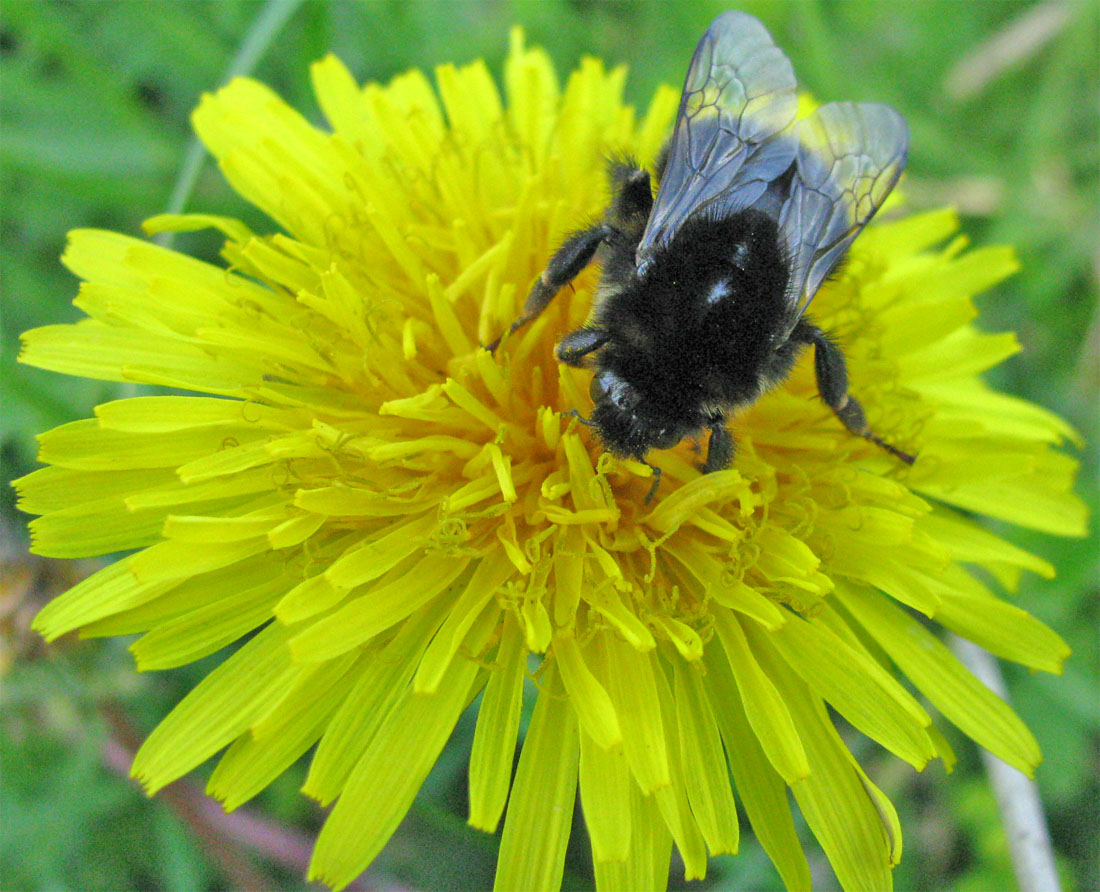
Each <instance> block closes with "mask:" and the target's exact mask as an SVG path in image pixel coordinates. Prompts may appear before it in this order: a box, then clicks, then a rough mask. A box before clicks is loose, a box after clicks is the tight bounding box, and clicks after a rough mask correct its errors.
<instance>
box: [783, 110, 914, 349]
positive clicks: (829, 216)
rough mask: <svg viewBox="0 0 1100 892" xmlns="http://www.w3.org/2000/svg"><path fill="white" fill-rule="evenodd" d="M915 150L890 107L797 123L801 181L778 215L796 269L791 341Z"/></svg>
mask: <svg viewBox="0 0 1100 892" xmlns="http://www.w3.org/2000/svg"><path fill="white" fill-rule="evenodd" d="M908 149H909V128H908V127H907V126H906V123H905V119H904V118H903V117H902V116H901V115H899V114H898V113H897V112H896V111H894V110H893V109H892V108H890V107H889V106H888V105H880V104H878V103H874V102H862V103H855V102H831V103H829V104H827V105H822V106H821V107H820V108H818V109H816V110H815V111H814V112H813V113H812V114H810V115H808V116H807V117H806V118H803V119H802V120H801V121H799V122H798V156H797V159H796V168H795V176H794V178H793V179H792V181H791V188H790V194H789V196H788V197H787V200H786V201H785V202H784V204H783V208H782V210H781V212H780V215H779V230H780V233H781V235H782V236H783V237H784V240H785V241H786V245H787V249H788V251H789V255H788V256H789V257H790V262H791V278H790V284H789V286H788V292H787V299H788V302H789V306H790V324H789V326H788V328H787V331H786V332H785V333H784V336H785V335H786V334H789V333H790V330H791V329H793V328H794V326H795V325H796V324H797V322H798V320H799V318H801V316H802V314H803V313H804V312H805V310H806V307H807V305H808V304H809V303H810V301H811V300H812V299H813V296H814V294H816V293H817V289H818V288H819V287H820V286H821V283H822V282H824V281H825V277H826V276H828V275H829V273H830V272H832V270H833V268H834V267H835V266H836V264H837V263H838V262H839V260H840V258H841V257H842V256H843V255H844V252H845V251H846V250H847V249H848V246H849V245H850V244H851V243H852V241H853V240H854V239H855V237H856V236H857V235H859V232H860V230H861V229H863V227H864V226H865V225H866V224H867V221H868V220H870V219H871V217H873V216H874V215H875V211H877V210H878V209H879V208H880V207H881V206H882V203H883V202H884V201H885V200H886V196H887V195H889V194H890V190H891V189H893V188H894V184H895V183H897V181H898V177H900V176H901V171H902V169H903V168H904V167H905V157H906V153H907V152H908Z"/></svg>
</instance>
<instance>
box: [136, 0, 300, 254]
mask: <svg viewBox="0 0 1100 892" xmlns="http://www.w3.org/2000/svg"><path fill="white" fill-rule="evenodd" d="M302 2H303V0H267V3H265V4H264V6H263V9H261V10H260V12H259V14H258V15H257V16H256V19H255V21H253V23H252V26H251V27H250V28H249V29H248V33H247V34H245V37H244V40H243V41H242V42H241V45H240V47H239V48H238V50H237V52H236V54H235V55H234V56H233V59H232V61H231V62H230V63H229V67H228V68H226V70H225V75H224V76H223V77H222V83H228V82H229V81H231V80H232V79H233V78H235V77H239V76H241V75H245V74H249V73H250V72H251V71H252V69H253V68H255V67H256V64H257V63H258V62H259V61H260V59H261V58H262V57H263V54H264V53H265V52H266V51H267V48H268V47H269V46H270V45H271V42H272V41H273V40H274V39H275V36H276V35H277V34H278V33H279V31H281V30H282V27H283V25H285V24H286V23H287V20H288V19H289V18H290V17H291V16H292V15H294V13H295V11H297V9H298V7H299V6H301V5H302ZM205 157H206V149H205V148H204V147H203V144H202V143H201V142H200V141H199V139H198V137H196V136H192V137H191V141H190V142H189V143H188V145H187V153H186V155H185V156H184V159H183V165H182V166H181V167H180V172H179V175H178V176H177V177H176V182H175V185H174V186H173V187H172V195H171V197H170V198H169V199H168V207H167V208H166V209H165V213H169V214H178V213H180V212H181V211H182V210H183V209H184V207H185V206H186V205H187V199H189V198H190V197H191V193H192V192H193V191H194V189H195V183H197V182H198V179H199V173H200V172H201V171H202V163H203V160H204V159H205ZM174 238H175V233H171V232H161V233H159V234H157V235H156V236H154V237H153V241H155V242H157V244H159V245H161V246H162V247H165V248H170V247H172V242H173V240H174Z"/></svg>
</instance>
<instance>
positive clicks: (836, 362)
mask: <svg viewBox="0 0 1100 892" xmlns="http://www.w3.org/2000/svg"><path fill="white" fill-rule="evenodd" d="M791 340H792V341H795V342H796V343H802V344H813V346H814V372H815V374H816V376H817V390H818V393H820V394H821V398H822V399H823V400H824V401H825V404H826V405H827V406H828V407H829V408H830V409H832V410H833V413H834V414H835V415H836V417H837V418H839V419H840V421H841V423H842V424H843V425H844V426H845V427H846V428H848V430H849V431H851V432H852V433H853V434H855V435H856V436H857V437H863V439H865V440H869V441H870V442H872V443H874V444H875V445H876V446H879V447H881V448H883V449H885V450H886V451H887V452H889V453H890V454H891V455H893V456H896V457H897V458H900V459H901V460H902V461H903V462H905V463H906V464H907V465H911V464H913V462H914V461H915V460H916V459H914V458H913V456H911V455H910V454H909V453H908V452H902V451H901V450H900V449H898V448H897V447H896V446H892V445H891V444H889V443H887V442H886V441H885V440H882V439H880V438H879V437H877V436H876V435H875V434H874V433H872V431H871V428H870V426H869V425H868V424H867V415H866V413H864V411H863V406H861V405H860V404H859V400H857V399H856V398H855V397H854V396H852V395H851V394H850V393H848V366H847V365H846V364H845V362H844V354H843V353H842V352H841V350H840V347H838V346H837V345H836V344H835V343H834V342H833V341H831V340H830V339H829V336H828V335H826V334H825V332H823V331H822V330H821V329H820V328H818V327H817V326H816V325H812V324H811V323H809V322H807V321H805V320H803V321H801V322H799V323H798V325H797V326H796V327H795V329H794V331H793V332H791Z"/></svg>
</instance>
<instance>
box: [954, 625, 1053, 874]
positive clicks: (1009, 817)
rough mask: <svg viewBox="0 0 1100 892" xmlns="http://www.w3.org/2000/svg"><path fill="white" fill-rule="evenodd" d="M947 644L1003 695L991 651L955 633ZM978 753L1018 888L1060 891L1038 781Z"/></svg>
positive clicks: (983, 679) (987, 755) (971, 669)
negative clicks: (1003, 828)
mask: <svg viewBox="0 0 1100 892" xmlns="http://www.w3.org/2000/svg"><path fill="white" fill-rule="evenodd" d="M948 644H949V645H950V647H951V650H952V651H954V653H955V655H956V656H957V657H958V658H959V659H960V660H962V661H963V663H965V664H966V667H967V668H968V669H969V670H970V671H971V672H973V673H974V675H975V676H976V677H977V678H978V679H979V680H980V681H981V682H982V683H983V684H984V685H985V686H986V687H988V688H989V689H990V690H992V691H993V693H995V694H996V695H997V696H998V697H1000V698H1001V699H1002V700H1006V701H1007V700H1008V694H1007V692H1006V690H1005V684H1004V678H1003V677H1002V675H1001V670H1000V667H999V666H998V665H997V661H996V659H994V657H993V656H991V655H990V654H989V653H987V652H986V651H984V650H982V648H980V647H978V646H977V645H976V644H973V643H972V642H970V641H967V640H965V639H964V638H960V637H958V636H957V635H950V636H949V641H948ZM980 752H981V757H982V763H983V764H984V765H985V770H986V774H988V775H989V782H990V784H991V785H992V787H993V795H994V796H995V797H996V799H997V810H998V811H999V812H1000V814H1001V823H1003V824H1004V827H1005V832H1006V835H1007V837H1008V847H1009V851H1010V852H1011V853H1012V867H1013V870H1014V871H1015V873H1016V882H1017V883H1018V884H1019V886H1020V892H1059V889H1060V888H1061V886H1060V884H1059V881H1058V873H1057V871H1056V870H1055V867H1054V851H1053V849H1052V847H1051V844H1050V834H1049V833H1048V831H1047V824H1046V816H1045V815H1044V814H1043V804H1042V800H1041V799H1040V798H1039V787H1038V785H1037V784H1036V783H1035V782H1034V781H1032V780H1028V778H1027V777H1026V776H1024V775H1023V774H1021V773H1020V772H1019V771H1017V770H1016V769H1015V768H1013V767H1011V766H1010V765H1006V764H1005V763H1004V762H1002V761H1001V760H1000V759H998V758H997V757H996V756H994V755H993V754H992V753H989V752H987V751H986V750H984V749H983V750H981V751H980Z"/></svg>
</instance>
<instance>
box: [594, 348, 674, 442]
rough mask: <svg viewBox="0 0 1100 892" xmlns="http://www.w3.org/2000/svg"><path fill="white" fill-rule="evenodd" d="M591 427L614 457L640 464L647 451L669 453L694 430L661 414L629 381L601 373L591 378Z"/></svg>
mask: <svg viewBox="0 0 1100 892" xmlns="http://www.w3.org/2000/svg"><path fill="white" fill-rule="evenodd" d="M591 395H592V401H593V402H594V403H595V404H596V406H595V409H594V410H593V412H592V423H593V424H594V425H595V426H596V428H597V430H599V432H600V439H601V440H603V443H604V445H605V446H606V447H607V449H608V450H609V451H610V452H613V453H615V454H616V455H620V456H625V457H629V458H636V459H638V460H642V459H644V458H645V455H646V453H647V452H649V450H650V449H671V448H672V447H673V446H675V445H676V444H677V443H679V442H680V441H681V440H682V439H683V438H684V437H685V436H686V435H687V434H688V433H690V431H691V430H692V428H693V427H694V425H691V424H685V423H684V421H683V420H682V419H679V418H677V417H676V416H675V415H674V414H673V413H672V412H670V411H662V408H661V407H660V406H659V405H654V403H653V401H652V400H648V399H645V398H643V395H642V394H641V393H640V392H639V391H638V389H637V388H636V387H635V386H634V385H633V384H631V383H630V382H629V381H626V380H624V379H623V378H621V377H620V376H619V375H617V374H615V373H614V372H612V371H610V370H609V369H603V370H601V371H599V372H597V373H596V374H595V375H594V376H593V378H592V386H591Z"/></svg>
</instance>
